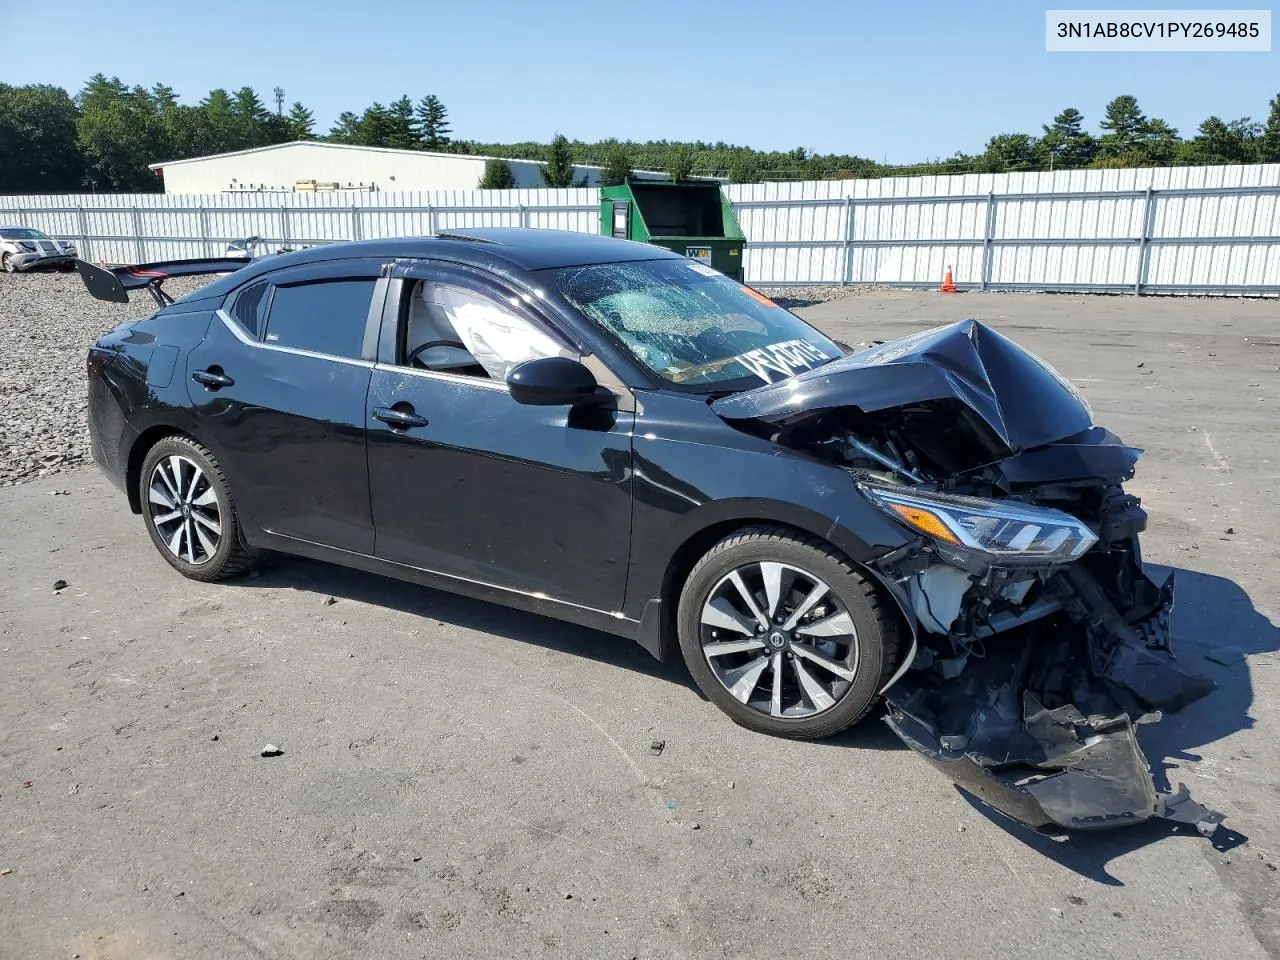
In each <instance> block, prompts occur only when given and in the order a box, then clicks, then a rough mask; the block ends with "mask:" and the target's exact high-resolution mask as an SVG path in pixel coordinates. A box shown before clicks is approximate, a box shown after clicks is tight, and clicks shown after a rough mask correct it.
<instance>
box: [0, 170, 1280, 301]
mask: <svg viewBox="0 0 1280 960" xmlns="http://www.w3.org/2000/svg"><path fill="white" fill-rule="evenodd" d="M726 191H727V194H728V196H729V199H730V200H731V202H732V203H733V205H734V207H735V209H736V210H737V214H738V217H739V220H740V221H741V223H742V227H743V230H744V232H745V233H746V235H747V238H748V244H747V252H746V264H745V265H746V275H747V280H748V282H750V283H753V284H758V285H761V286H769V285H779V284H796V285H799V284H859V283H875V284H885V285H893V286H907V287H919V286H936V285H937V284H938V283H939V282H940V281H941V280H942V277H943V274H944V272H945V270H946V269H947V267H948V266H951V267H952V268H953V270H954V276H955V280H956V283H957V285H958V286H960V287H962V288H969V289H992V290H1060V291H1088V292H1132V293H1200V294H1222V295H1231V294H1247V295H1253V296H1277V295H1280V164H1257V165H1250V166H1222V167H1181V168H1161V169H1143V170H1067V171H1056V172H1052V173H1020V174H968V175H964V176H953V177H911V178H905V177H903V178H886V179H881V180H844V181H822V182H807V183H766V184H753V185H734V186H729V187H727V188H726ZM598 202H599V193H598V191H596V190H594V189H578V190H510V191H476V190H473V191H452V192H450V191H441V192H433V193H382V194H358V195H350V194H348V195H340V194H306V193H292V194H235V195H230V194H216V195H202V196H181V195H172V194H138V195H104V194H98V195H77V196H57V197H47V196H46V197H42V196H29V197H0V221H12V222H17V223H22V224H25V225H27V226H33V227H37V228H39V229H42V230H44V231H46V232H47V233H49V234H51V235H53V236H57V237H62V238H70V239H75V240H77V241H79V242H80V243H81V254H82V255H83V256H86V257H87V258H88V259H92V260H106V261H108V262H113V263H114V262H133V263H139V262H146V261H154V260H164V259H175V258H180V257H195V256H204V255H211V254H217V253H221V252H222V251H223V249H224V248H225V245H226V243H227V242H228V241H231V240H238V239H242V238H244V237H247V236H252V235H257V236H261V237H263V238H264V239H266V240H267V241H268V242H269V243H271V244H273V245H279V244H290V245H294V246H298V245H307V244H318V243H329V242H334V241H337V240H349V239H362V238H371V237H390V236H405V235H424V234H432V233H437V232H440V231H444V230H448V229H457V228H461V227H474V226H528V227H544V228H555V229H562V230H577V231H584V232H592V233H594V232H596V231H597V230H598V229H599V222H600V220H599V209H598Z"/></svg>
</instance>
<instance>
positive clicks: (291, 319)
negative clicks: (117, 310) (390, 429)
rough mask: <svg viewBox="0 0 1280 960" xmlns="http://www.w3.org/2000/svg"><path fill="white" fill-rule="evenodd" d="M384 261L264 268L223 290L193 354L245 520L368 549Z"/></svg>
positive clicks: (196, 400) (191, 384) (213, 432)
mask: <svg viewBox="0 0 1280 960" xmlns="http://www.w3.org/2000/svg"><path fill="white" fill-rule="evenodd" d="M381 268H382V262H381V261H374V260H341V261H328V262H325V263H321V264H315V265H308V266H302V267H296V268H292V269H286V270H282V271H279V272H277V273H274V274H268V275H266V276H264V277H263V278H261V279H260V280H258V281H256V282H254V283H252V284H249V285H248V286H245V287H242V288H240V289H239V290H238V291H237V292H235V293H233V294H232V295H231V297H229V298H228V300H227V302H226V303H224V304H223V308H222V309H221V310H219V311H218V314H217V317H216V318H215V320H214V322H213V323H212V324H210V326H209V332H208V334H207V336H206V338H205V340H204V342H202V343H201V344H200V345H199V346H197V347H196V348H195V349H194V350H192V351H191V353H190V354H189V355H188V366H187V378H188V391H189V392H190V395H191V400H192V402H193V404H194V406H195V409H196V412H197V415H198V417H199V421H200V425H201V427H202V431H203V432H204V434H205V435H206V436H207V437H208V438H209V442H210V443H211V444H212V445H213V446H214V450H215V453H217V454H218V456H219V458H220V460H221V462H222V465H223V469H224V470H225V471H226V472H227V473H228V479H229V480H230V482H231V489H232V492H233V495H234V496H235V498H236V508H237V510H238V511H239V512H240V513H241V515H242V517H243V519H244V520H246V521H247V522H249V523H250V524H252V525H254V526H257V527H259V528H261V529H263V530H265V531H267V532H270V533H273V534H277V535H279V536H284V537H289V538H293V539H298V540H305V541H309V542H312V543H320V544H324V545H326V546H332V547H339V548H341V549H343V550H350V551H354V552H357V553H364V554H371V553H372V552H373V519H372V515H371V512H370V509H369V471H368V461H367V459H366V456H365V429H364V420H365V398H366V396H367V394H368V390H369V378H370V375H371V373H372V371H373V359H374V356H375V352H376V342H377V321H378V319H379V317H380V315H381V308H382V297H383V296H385V288H386V281H385V280H381V279H379V276H380V273H381ZM371 318H372V319H371Z"/></svg>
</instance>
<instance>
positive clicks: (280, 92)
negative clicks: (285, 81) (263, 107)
mask: <svg viewBox="0 0 1280 960" xmlns="http://www.w3.org/2000/svg"><path fill="white" fill-rule="evenodd" d="M272 93H274V94H275V97H276V116H277V117H280V116H283V115H284V87H276V88H275V90H273V91H272Z"/></svg>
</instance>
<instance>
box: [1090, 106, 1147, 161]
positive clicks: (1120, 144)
mask: <svg viewBox="0 0 1280 960" xmlns="http://www.w3.org/2000/svg"><path fill="white" fill-rule="evenodd" d="M1098 126H1100V127H1101V128H1102V129H1103V130H1105V131H1106V132H1105V133H1104V134H1103V135H1102V137H1101V139H1100V140H1099V141H1098V153H1099V155H1101V156H1103V157H1116V156H1120V155H1121V154H1125V153H1135V152H1139V151H1140V149H1141V141H1142V138H1143V134H1144V133H1145V132H1146V130H1147V118H1146V115H1145V114H1143V112H1142V110H1141V109H1140V108H1139V107H1138V101H1137V99H1136V98H1135V97H1131V96H1129V95H1128V94H1124V95H1123V96H1119V97H1116V98H1115V99H1114V100H1112V101H1111V102H1110V103H1108V104H1107V109H1106V116H1105V117H1104V118H1103V120H1102V122H1101V123H1100V124H1098Z"/></svg>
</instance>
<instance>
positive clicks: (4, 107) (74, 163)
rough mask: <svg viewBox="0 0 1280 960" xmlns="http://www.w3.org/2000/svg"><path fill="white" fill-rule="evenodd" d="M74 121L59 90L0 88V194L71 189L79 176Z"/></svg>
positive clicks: (69, 102)
mask: <svg viewBox="0 0 1280 960" xmlns="http://www.w3.org/2000/svg"><path fill="white" fill-rule="evenodd" d="M77 118H78V111H77V110H76V105H75V103H74V102H73V101H72V100H71V97H69V96H68V95H67V92H66V91H65V90H63V89H62V88H61V87H51V86H46V85H44V84H38V85H34V86H27V87H11V86H9V85H8V84H3V83H0V193H25V192H32V193H55V192H59V191H72V190H75V189H77V188H78V187H79V186H80V182H81V177H82V176H83V175H84V158H83V156H82V154H81V153H80V147H79V144H78V143H77V142H76V121H77Z"/></svg>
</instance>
